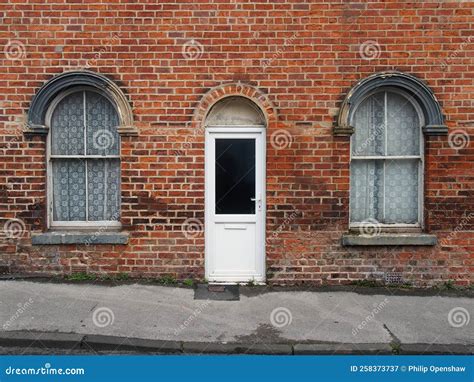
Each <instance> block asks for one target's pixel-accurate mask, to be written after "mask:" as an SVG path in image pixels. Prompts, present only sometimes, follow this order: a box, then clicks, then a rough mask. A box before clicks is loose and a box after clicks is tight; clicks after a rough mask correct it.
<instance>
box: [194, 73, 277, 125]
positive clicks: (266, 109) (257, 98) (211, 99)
mask: <svg viewBox="0 0 474 382" xmlns="http://www.w3.org/2000/svg"><path fill="white" fill-rule="evenodd" d="M229 96H240V97H246V98H248V99H250V100H251V101H252V102H254V103H255V104H256V105H257V106H258V107H259V108H260V109H261V111H262V112H263V114H264V115H265V119H266V126H267V128H270V129H271V128H272V127H274V126H275V124H276V122H277V119H278V117H277V112H276V108H275V106H274V105H273V103H272V102H271V101H270V100H269V98H268V96H267V95H266V94H265V93H263V92H262V91H261V90H259V89H257V88H255V87H253V86H250V85H247V84H243V83H240V82H238V83H230V84H225V85H220V86H217V87H215V88H212V89H211V90H210V91H208V92H207V93H206V94H205V95H204V96H203V98H202V99H201V101H200V102H199V105H198V107H197V108H196V111H195V113H194V117H193V123H195V124H196V126H199V128H204V125H205V121H206V116H207V114H208V113H209V111H210V110H211V108H212V107H213V106H214V105H215V104H216V103H217V102H219V101H220V100H222V99H223V98H227V97H229Z"/></svg>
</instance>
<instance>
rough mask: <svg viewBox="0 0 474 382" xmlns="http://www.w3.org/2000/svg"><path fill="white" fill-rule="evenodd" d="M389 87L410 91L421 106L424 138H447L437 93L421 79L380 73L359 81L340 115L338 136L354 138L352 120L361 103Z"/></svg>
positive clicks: (409, 93) (397, 73)
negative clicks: (352, 136) (442, 136)
mask: <svg viewBox="0 0 474 382" xmlns="http://www.w3.org/2000/svg"><path fill="white" fill-rule="evenodd" d="M382 87H388V88H394V89H399V90H400V91H404V92H406V93H407V94H408V95H409V96H410V97H412V98H413V99H414V100H415V101H416V102H417V103H418V104H419V105H420V107H421V109H422V112H423V116H424V120H425V124H424V126H423V127H422V128H423V133H424V135H447V133H448V128H447V126H446V125H445V123H444V116H443V113H442V111H441V106H440V104H439V102H438V100H437V99H436V97H435V95H434V93H433V91H432V90H431V89H430V88H429V87H428V85H426V84H425V83H424V82H423V81H421V80H419V79H418V78H416V77H414V76H412V75H410V74H406V73H401V72H397V71H393V72H383V73H376V74H373V75H371V76H369V77H367V78H364V79H363V80H361V81H359V82H358V83H357V84H356V85H355V86H354V87H353V88H352V89H351V90H350V91H349V93H348V94H347V96H346V98H345V99H344V102H343V103H342V106H341V110H340V112H339V118H338V124H337V126H336V127H335V128H334V135H338V136H344V135H346V136H350V135H352V134H353V133H354V126H353V121H352V118H353V116H354V111H355V109H356V108H357V106H358V105H359V104H360V103H361V101H362V100H363V99H364V98H365V97H366V96H367V95H368V94H370V93H371V92H373V91H376V90H377V89H379V88H382Z"/></svg>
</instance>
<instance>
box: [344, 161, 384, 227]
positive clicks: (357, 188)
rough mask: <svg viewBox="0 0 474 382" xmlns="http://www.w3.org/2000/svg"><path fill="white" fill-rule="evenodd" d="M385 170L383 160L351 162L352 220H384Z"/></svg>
mask: <svg viewBox="0 0 474 382" xmlns="http://www.w3.org/2000/svg"><path fill="white" fill-rule="evenodd" d="M383 178H384V172H383V161H382V160H357V161H352V163H351V203H350V209H351V221H353V222H363V221H367V220H368V219H375V220H377V221H379V222H382V221H383V194H384V179H383Z"/></svg>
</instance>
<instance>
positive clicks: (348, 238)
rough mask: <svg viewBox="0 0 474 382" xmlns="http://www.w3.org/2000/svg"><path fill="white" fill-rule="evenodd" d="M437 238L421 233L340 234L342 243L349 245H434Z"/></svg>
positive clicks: (345, 245)
mask: <svg viewBox="0 0 474 382" xmlns="http://www.w3.org/2000/svg"><path fill="white" fill-rule="evenodd" d="M437 242H438V239H437V238H436V236H435V235H428V234H423V233H406V234H404V233H383V234H379V235H374V236H364V235H356V234H350V233H349V234H344V235H342V245H343V246H344V247H349V246H359V245H360V246H373V245H379V246H383V245H399V246H401V245H426V246H433V245H436V244H437Z"/></svg>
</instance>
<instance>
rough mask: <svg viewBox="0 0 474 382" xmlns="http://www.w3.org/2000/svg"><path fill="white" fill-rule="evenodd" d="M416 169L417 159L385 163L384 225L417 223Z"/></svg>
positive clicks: (417, 166)
mask: <svg viewBox="0 0 474 382" xmlns="http://www.w3.org/2000/svg"><path fill="white" fill-rule="evenodd" d="M418 168H419V160H418V159H415V160H396V161H394V160H388V161H386V164H385V187H386V194H385V197H386V201H385V222H386V223H416V222H417V221H418Z"/></svg>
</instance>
